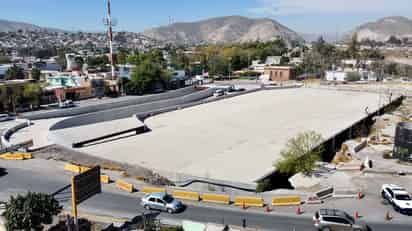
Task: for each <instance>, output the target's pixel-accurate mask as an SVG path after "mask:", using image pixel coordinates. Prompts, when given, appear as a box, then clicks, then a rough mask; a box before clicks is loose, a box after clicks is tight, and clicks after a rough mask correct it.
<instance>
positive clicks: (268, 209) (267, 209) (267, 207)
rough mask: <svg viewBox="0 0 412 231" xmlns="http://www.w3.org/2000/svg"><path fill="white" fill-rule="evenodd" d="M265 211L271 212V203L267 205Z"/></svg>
mask: <svg viewBox="0 0 412 231" xmlns="http://www.w3.org/2000/svg"><path fill="white" fill-rule="evenodd" d="M265 211H266V212H267V213H270V212H271V209H270V207H269V205H268V206H266V207H265Z"/></svg>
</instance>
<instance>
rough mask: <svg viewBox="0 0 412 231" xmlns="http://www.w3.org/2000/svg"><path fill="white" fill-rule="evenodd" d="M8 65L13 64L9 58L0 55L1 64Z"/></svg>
mask: <svg viewBox="0 0 412 231" xmlns="http://www.w3.org/2000/svg"><path fill="white" fill-rule="evenodd" d="M6 63H11V60H10V58H9V57H7V56H1V55H0V64H6Z"/></svg>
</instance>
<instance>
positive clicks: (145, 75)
mask: <svg viewBox="0 0 412 231" xmlns="http://www.w3.org/2000/svg"><path fill="white" fill-rule="evenodd" d="M168 82H169V74H168V73H167V72H166V71H164V70H163V69H162V66H161V65H159V64H158V63H156V62H154V60H152V59H151V58H146V60H144V61H143V62H142V63H141V64H139V65H138V66H137V67H136V68H134V69H133V72H132V77H131V81H130V82H128V83H127V84H126V85H125V88H126V89H125V90H126V93H127V94H137V95H141V94H144V93H146V92H150V91H152V90H155V89H156V87H157V86H158V85H159V84H161V85H162V86H163V87H165V86H166V85H167V83H168Z"/></svg>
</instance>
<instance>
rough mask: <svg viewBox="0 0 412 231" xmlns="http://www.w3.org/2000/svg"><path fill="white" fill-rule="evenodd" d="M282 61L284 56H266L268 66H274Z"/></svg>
mask: <svg viewBox="0 0 412 231" xmlns="http://www.w3.org/2000/svg"><path fill="white" fill-rule="evenodd" d="M281 62H282V56H268V57H267V58H266V61H265V64H266V65H268V66H273V65H280V63H281Z"/></svg>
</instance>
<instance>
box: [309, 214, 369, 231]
mask: <svg viewBox="0 0 412 231" xmlns="http://www.w3.org/2000/svg"><path fill="white" fill-rule="evenodd" d="M313 222H314V225H315V228H316V229H317V230H320V231H367V230H368V229H369V228H368V226H367V225H366V224H363V223H358V222H356V221H355V219H354V218H353V217H352V216H350V215H349V214H347V213H346V212H344V211H342V210H338V209H320V210H319V211H317V212H316V213H315V216H313Z"/></svg>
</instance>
